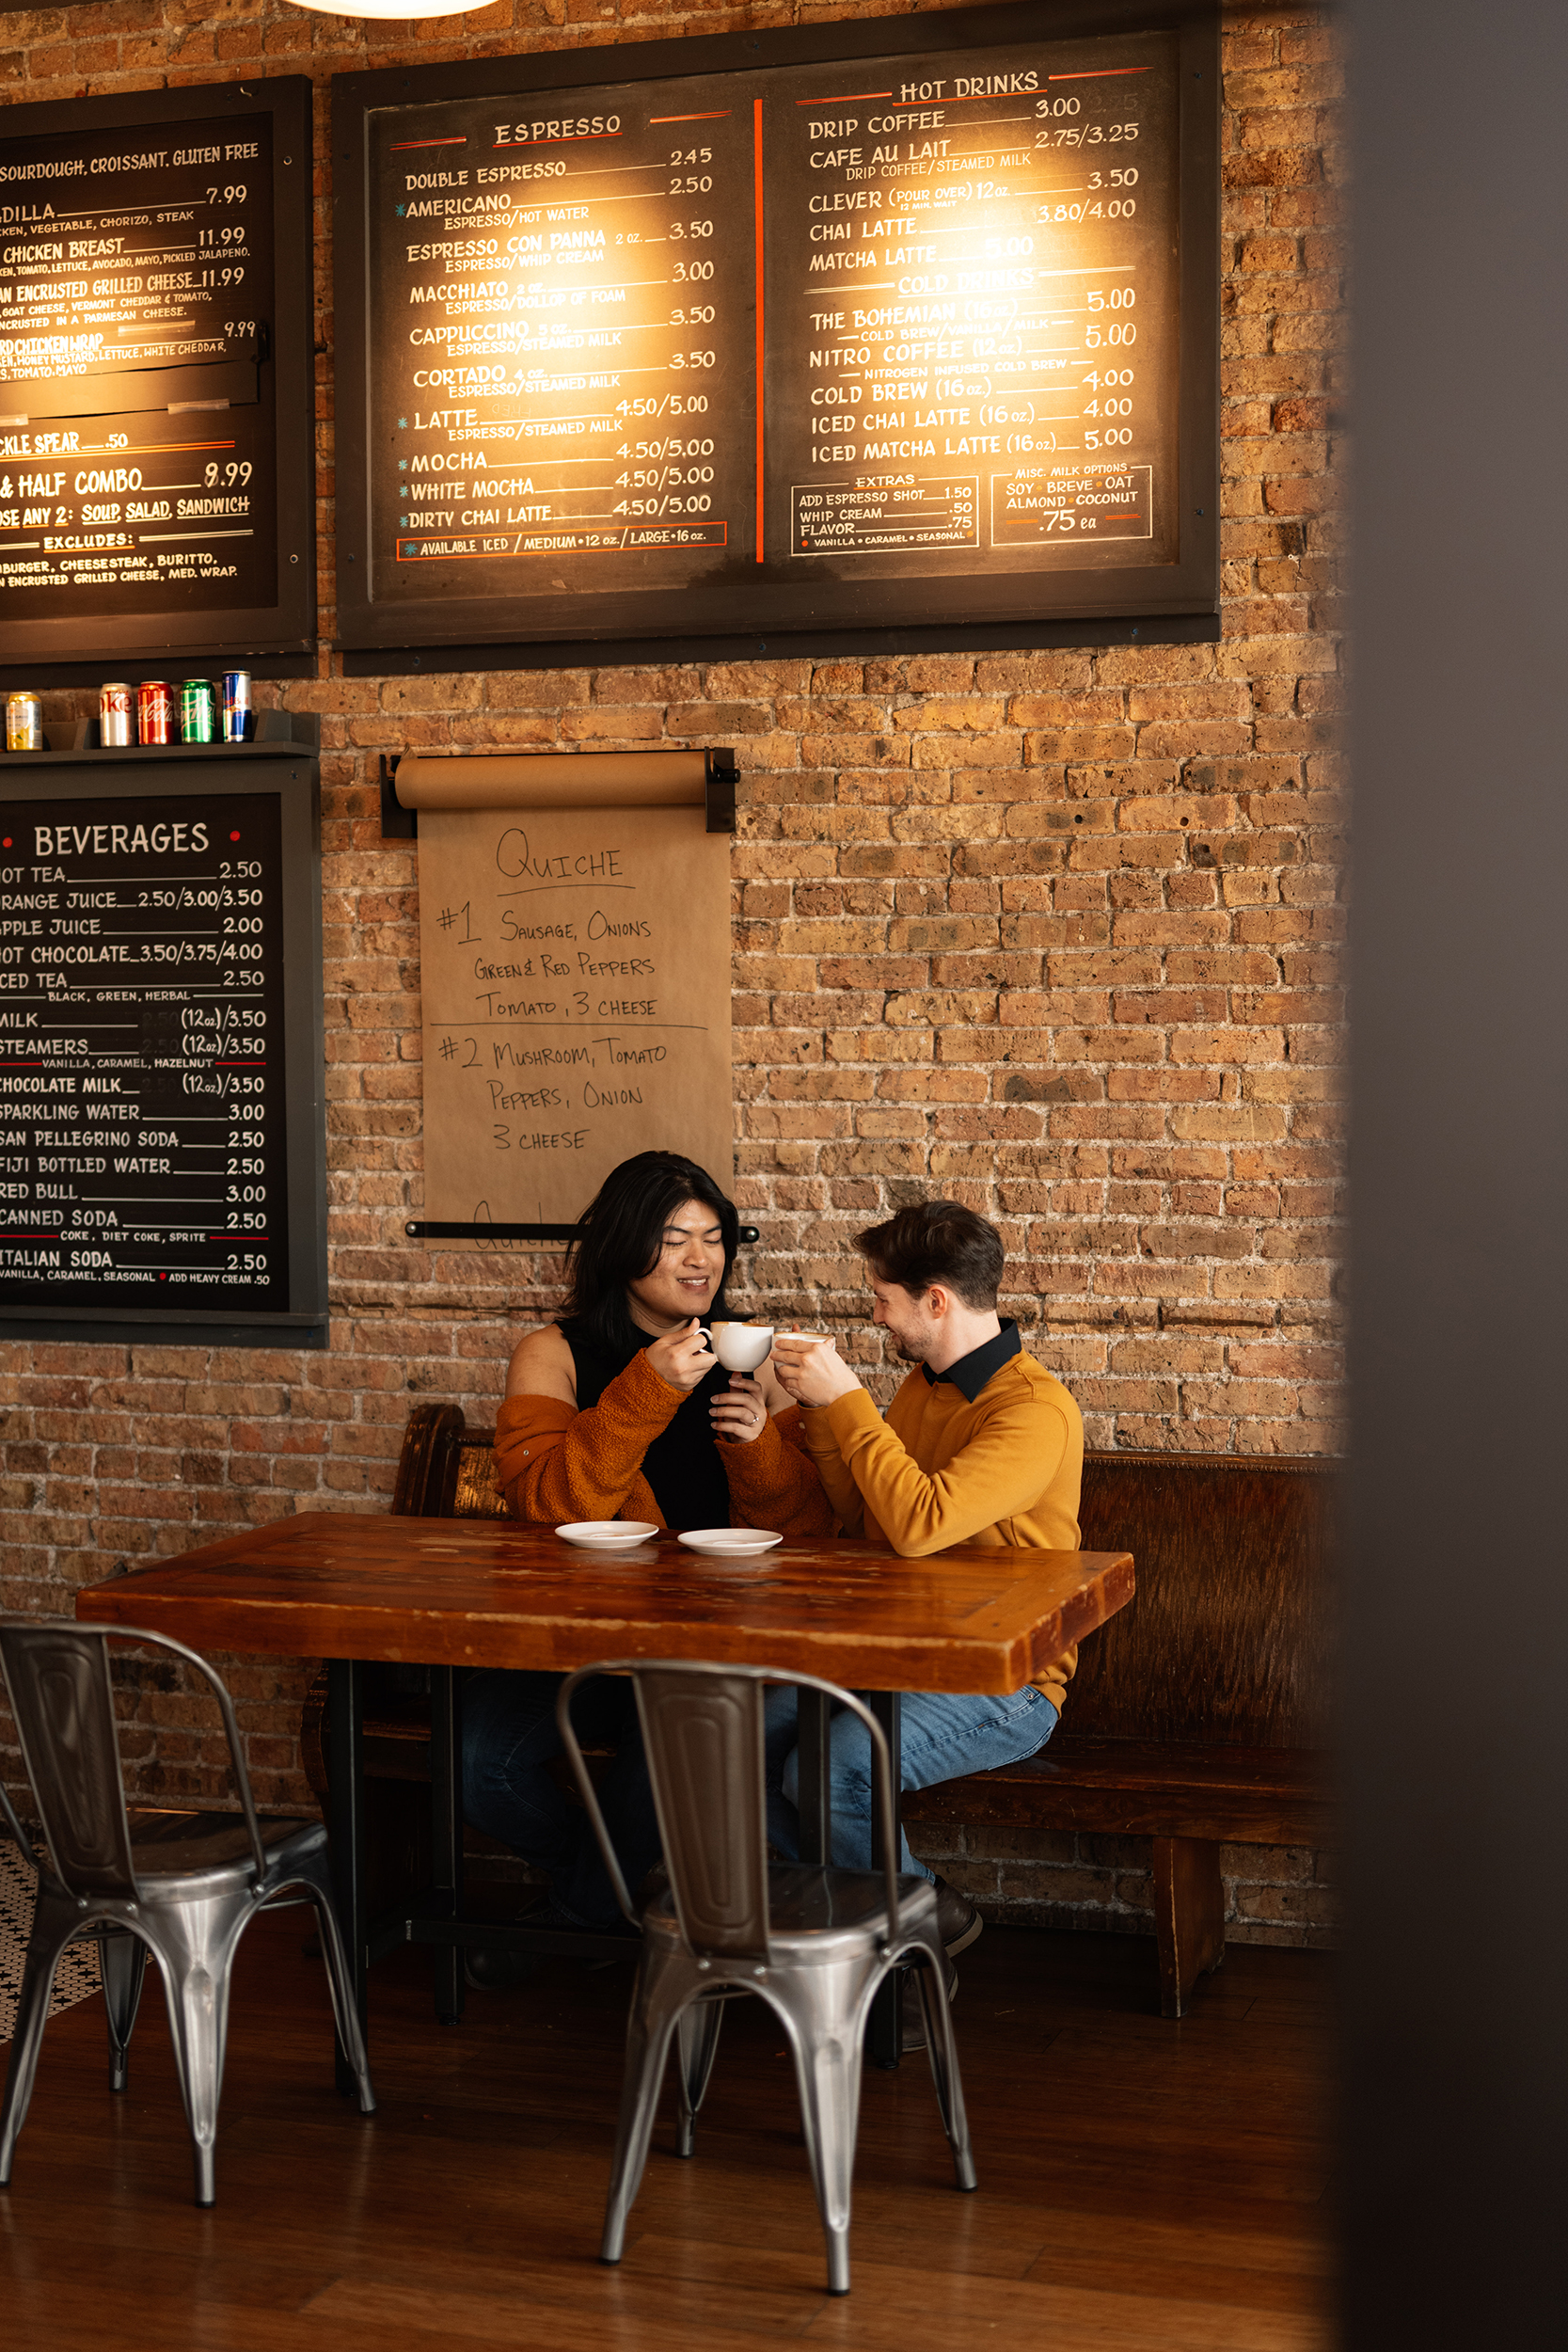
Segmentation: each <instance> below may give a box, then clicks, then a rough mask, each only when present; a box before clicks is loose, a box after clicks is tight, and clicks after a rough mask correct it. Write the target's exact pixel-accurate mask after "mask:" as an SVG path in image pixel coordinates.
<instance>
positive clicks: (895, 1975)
mask: <svg viewBox="0 0 1568 2352" xmlns="http://www.w3.org/2000/svg"><path fill="white" fill-rule="evenodd" d="M865 1703H866V1705H867V1706H868V1707H869V1708H870V1709H871V1712H872V1714H873V1715H874V1716H875V1717H876V1719H877V1721H878V1722H879V1724H881V1726H882V1730H883V1733H884V1735H885V1736H886V1739H887V1752H888V1761H889V1763H890V1765H891V1766H892V1769H893V1821H894V1831H895V1835H896V1834H897V1827H898V1800H899V1796H900V1794H901V1792H902V1789H903V1786H904V1772H903V1756H902V1753H901V1746H900V1737H899V1734H900V1715H901V1708H900V1706H899V1693H898V1692H896V1691H868V1692H866V1694H865ZM885 1859H886V1857H885V1856H884V1854H883V1852H882V1833H881V1826H880V1822H879V1818H878V1816H877V1814H876V1812H875V1811H873V1813H872V1816H871V1867H872V1868H873V1869H874V1870H879V1869H881V1868H882V1867H883V1866H884V1862H885ZM894 1867H895V1868H896V1867H897V1864H896V1858H895V1866H894ZM903 1982H904V1971H903V1970H902V1969H901V1968H893V1969H890V1970H889V1972H888V1974H887V1976H886V1978H885V1979H883V1982H882V1989H881V1991H880V1992H879V1994H878V1995H877V1997H876V1999H875V2000H874V2001H873V2002H872V2004H871V2032H870V2042H871V2057H872V2061H873V2063H874V2064H876V2065H878V2066H884V2067H891V2066H896V2065H897V2064H898V2060H899V2056H900V2045H901V2043H902V2041H903V2032H902V2027H901V2022H900V2017H899V2010H900V1999H899V1994H900V1988H901V1987H902V1985H903Z"/></svg>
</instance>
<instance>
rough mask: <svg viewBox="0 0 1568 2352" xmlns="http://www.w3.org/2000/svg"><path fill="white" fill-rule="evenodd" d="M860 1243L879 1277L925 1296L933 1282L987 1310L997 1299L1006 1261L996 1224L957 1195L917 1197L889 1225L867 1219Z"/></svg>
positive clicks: (859, 1235)
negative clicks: (877, 1223) (943, 1285)
mask: <svg viewBox="0 0 1568 2352" xmlns="http://www.w3.org/2000/svg"><path fill="white" fill-rule="evenodd" d="M855 1248H857V1249H858V1250H859V1251H860V1253H861V1256H862V1257H863V1259H864V1260H865V1261H866V1263H867V1264H868V1265H869V1266H870V1268H871V1271H872V1272H873V1274H875V1276H876V1277H877V1279H878V1280H879V1282H896V1283H897V1284H898V1285H899V1287H900V1289H902V1290H907V1291H908V1292H909V1294H910V1295H911V1298H923V1297H924V1296H925V1295H926V1293H927V1291H928V1290H929V1289H930V1287H931V1284H932V1283H933V1282H944V1283H945V1284H946V1285H947V1288H948V1289H949V1290H951V1291H957V1292H958V1296H959V1297H960V1298H961V1299H962V1300H963V1303H964V1305H965V1306H966V1307H973V1308H974V1309H975V1311H977V1312H983V1311H984V1310H985V1309H986V1308H988V1307H994V1306H995V1304H996V1294H997V1291H998V1289H999V1288H1000V1287H1001V1282H1002V1267H1003V1263H1004V1258H1003V1250H1002V1236H1001V1234H1000V1233H999V1232H997V1230H996V1228H995V1226H994V1225H992V1224H990V1223H989V1222H988V1220H987V1219H986V1218H985V1217H983V1216H977V1215H976V1214H975V1212H974V1210H973V1209H966V1208H965V1207H964V1206H963V1204H962V1202H961V1201H958V1200H917V1201H914V1202H912V1203H911V1206H910V1207H909V1208H907V1209H900V1210H899V1212H898V1214H897V1216H890V1217H889V1218H888V1221H887V1223H886V1224H885V1225H868V1226H867V1227H866V1230H865V1232H863V1233H857V1234H856V1235H855Z"/></svg>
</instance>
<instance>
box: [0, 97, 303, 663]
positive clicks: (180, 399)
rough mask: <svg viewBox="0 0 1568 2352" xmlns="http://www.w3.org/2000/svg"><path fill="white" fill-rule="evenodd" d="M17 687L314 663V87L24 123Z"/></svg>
mask: <svg viewBox="0 0 1568 2352" xmlns="http://www.w3.org/2000/svg"><path fill="white" fill-rule="evenodd" d="M3 134H4V135H0V644H3V646H4V649H5V654H4V658H5V660H6V662H7V664H8V666H13V667H14V665H16V664H17V663H20V662H23V661H26V660H33V661H37V660H70V659H72V658H77V657H79V656H80V655H81V653H82V651H83V648H84V645H86V644H93V645H95V646H103V648H104V649H105V650H106V651H108V652H110V653H113V654H115V655H126V654H129V655H132V656H135V655H137V654H145V655H147V656H153V655H157V654H162V653H166V652H189V653H191V654H193V655H194V654H197V653H203V654H207V655H209V656H213V655H220V654H222V653H225V652H228V651H230V650H234V651H238V652H244V653H250V652H257V651H262V650H266V649H277V650H283V649H288V648H293V649H303V648H304V647H305V646H306V645H307V644H309V642H310V640H309V635H308V632H309V628H311V625H312V619H313V585H314V560H313V552H312V532H311V519H312V517H311V505H312V500H311V482H310V447H309V433H310V408H309V403H310V397H311V387H310V352H311V337H310V333H309V255H310V245H309V196H310V86H309V83H308V82H306V81H304V80H302V79H299V78H297V77H296V78H293V79H289V80H283V81H276V82H259V83H257V84H255V85H254V86H252V87H249V88H240V87H236V86H234V85H232V84H229V85H225V86H223V87H217V88H211V89H193V90H182V91H171V90H159V91H157V92H155V93H151V94H146V93H143V94H140V95H138V96H136V97H135V98H129V99H118V98H117V99H85V100H81V101H77V102H73V103H71V104H69V105H47V106H14V107H10V108H8V110H7V112H6V116H5V119H4V125H3Z"/></svg>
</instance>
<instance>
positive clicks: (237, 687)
mask: <svg viewBox="0 0 1568 2352" xmlns="http://www.w3.org/2000/svg"><path fill="white" fill-rule="evenodd" d="M249 733H250V672H249V671H248V670H225V672H224V674H223V739H224V741H225V742H226V743H243V742H244V741H245V738H246V737H247V736H248V735H249Z"/></svg>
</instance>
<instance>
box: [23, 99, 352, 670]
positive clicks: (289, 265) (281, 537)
mask: <svg viewBox="0 0 1568 2352" xmlns="http://www.w3.org/2000/svg"><path fill="white" fill-rule="evenodd" d="M258 115H264V116H267V117H269V118H270V119H271V125H272V147H273V159H274V167H273V203H272V219H271V227H272V256H273V277H274V282H273V286H272V289H271V305H270V309H271V315H270V318H269V319H268V321H267V326H268V328H269V330H270V331H269V334H268V338H267V342H266V347H265V349H264V351H263V352H262V355H261V358H260V361H259V367H260V370H261V381H262V383H263V385H264V386H265V387H266V394H265V396H266V397H267V398H269V399H270V402H271V407H272V420H273V430H272V434H271V444H272V464H273V486H274V501H275V505H274V512H275V515H276V532H277V593H276V596H275V598H274V600H273V601H272V602H271V603H268V604H258V605H254V606H250V607H236V608H233V609H230V610H224V609H221V608H217V609H204V608H202V607H201V606H199V605H194V606H188V607H187V608H186V609H183V610H178V609H174V608H170V609H168V610H166V611H165V612H161V613H160V612H139V613H116V612H113V611H112V610H110V609H107V608H106V607H104V606H103V605H101V606H99V607H98V609H97V610H92V609H88V608H87V607H86V606H85V605H84V607H83V608H82V609H75V610H71V611H70V612H50V613H48V614H46V615H43V616H40V618H38V619H36V620H31V619H24V620H17V621H8V623H7V625H6V628H5V648H4V651H5V660H4V663H3V665H0V690H3V689H4V688H6V687H11V686H64V685H71V684H78V683H95V682H97V681H98V680H100V679H101V678H103V676H104V675H105V674H107V675H125V674H127V673H132V674H134V673H135V672H136V671H137V670H141V671H143V672H145V673H146V674H147V675H165V674H166V669H167V667H169V666H174V667H178V665H179V664H180V663H181V662H182V661H186V660H189V661H192V662H205V663H206V664H208V665H209V666H211V665H215V664H217V663H220V662H231V663H232V664H233V665H234V666H236V667H242V666H249V665H250V664H251V663H253V662H254V663H255V665H256V666H257V667H258V669H261V670H263V671H265V670H266V669H268V668H271V669H272V671H273V674H274V675H277V673H278V671H279V670H288V669H291V668H298V667H299V666H300V662H301V660H303V658H305V657H307V656H310V655H313V652H314V648H315V643H316V638H315V628H316V531H315V385H314V373H315V362H314V345H315V329H314V318H313V309H312V290H313V271H312V212H311V179H312V108H311V87H310V83H309V80H308V79H307V78H306V77H305V76H304V75H302V74H289V75H281V76H278V77H277V78H275V79H267V78H262V77H258V78H256V79H254V80H241V81H228V82H210V83H201V84H198V85H195V86H193V87H184V88H180V89H156V90H138V91H135V92H131V93H127V94H125V95H117V96H109V97H93V98H78V99H69V100H61V101H58V102H50V103H43V104H39V105H12V106H8V107H7V109H6V111H5V114H4V116H3V117H0V145H5V144H8V143H9V142H11V141H13V140H22V139H34V138H45V137H55V136H59V135H62V134H72V133H77V134H80V133H93V134H98V133H103V132H115V131H118V130H120V129H124V130H125V131H127V132H155V131H156V130H157V129H158V128H159V127H160V126H162V125H167V126H168V127H169V129H170V131H171V133H172V134H174V135H176V137H177V135H178V131H179V127H180V126H181V125H182V124H183V123H187V122H192V121H202V120H211V119H223V118H228V117H235V118H243V117H255V116H258ZM153 200H156V199H153ZM269 377H270V382H269V381H268V378H269ZM6 389H7V388H6V387H5V386H4V385H0V410H4V409H5V407H6V405H7V403H6V400H5V397H4V395H5V392H6ZM12 462H13V464H14V461H12ZM85 644H90V645H91V646H92V647H93V649H94V650H93V655H92V657H91V659H90V660H84V656H83V647H84V645H85ZM269 657H271V658H272V660H270V661H269ZM277 657H284V660H282V661H281V662H280V661H278V660H277ZM290 657H293V660H290V659H289V658H290Z"/></svg>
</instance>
